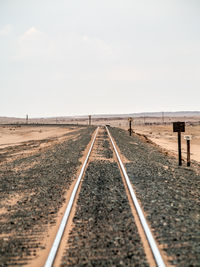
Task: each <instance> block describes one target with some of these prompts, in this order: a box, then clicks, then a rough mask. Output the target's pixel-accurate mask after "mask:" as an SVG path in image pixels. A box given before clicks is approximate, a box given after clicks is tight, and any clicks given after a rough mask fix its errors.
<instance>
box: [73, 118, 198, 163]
mask: <svg viewBox="0 0 200 267" xmlns="http://www.w3.org/2000/svg"><path fill="white" fill-rule="evenodd" d="M161 121H162V118H146V119H145V121H144V118H134V119H133V123H132V129H133V131H134V132H136V133H139V134H143V135H145V136H147V137H148V139H150V140H151V141H152V142H154V143H155V144H156V145H158V146H160V147H161V148H163V149H165V150H167V151H168V152H170V154H172V155H173V156H175V157H177V151H178V141H177V133H173V121H185V122H186V126H185V133H182V140H181V144H182V157H183V158H184V159H186V158H187V146H186V140H185V139H184V135H191V136H192V140H191V149H190V150H191V160H195V161H198V162H200V124H199V121H200V118H199V117H188V118H187V117H182V118H181V117H177V118H165V121H166V122H167V123H168V124H163V125H161ZM78 123H81V121H79V122H78ZM145 123H146V124H145ZM156 123H160V125H156ZM92 124H94V125H97V124H101V125H106V124H109V125H110V126H114V127H119V128H122V129H126V130H128V128H129V122H128V119H127V118H123V119H105V120H103V119H102V120H100V119H98V120H95V119H93V120H92ZM147 124H152V125H147ZM192 124H193V125H192Z"/></svg>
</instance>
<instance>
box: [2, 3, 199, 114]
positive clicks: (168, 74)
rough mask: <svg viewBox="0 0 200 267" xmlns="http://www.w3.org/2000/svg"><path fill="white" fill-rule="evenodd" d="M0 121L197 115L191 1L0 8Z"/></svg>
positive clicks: (195, 17)
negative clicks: (140, 114) (167, 113)
mask: <svg viewBox="0 0 200 267" xmlns="http://www.w3.org/2000/svg"><path fill="white" fill-rule="evenodd" d="M0 93H1V97H0V116H18V117H25V115H26V114H29V116H30V117H46V116H67V115H83V114H99V113H100V114H108V113H132V112H148V111H150V112H151V111H180V110H200V0H73V1H72V0H71V1H70V0H57V1H55V0H0Z"/></svg>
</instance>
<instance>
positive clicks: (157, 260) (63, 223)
mask: <svg viewBox="0 0 200 267" xmlns="http://www.w3.org/2000/svg"><path fill="white" fill-rule="evenodd" d="M98 130H99V127H98V128H97V130H96V133H95V135H94V138H93V140H92V143H91V146H90V149H89V152H88V154H87V157H86V159H85V161H84V163H83V166H82V168H81V172H80V175H79V177H78V179H77V182H76V184H75V186H74V189H73V192H72V194H71V197H70V200H69V203H68V206H67V208H66V210H65V213H64V216H63V218H62V221H61V224H60V227H59V229H58V232H57V235H56V237H55V240H54V242H53V245H52V247H51V250H50V252H49V255H48V258H47V260H46V263H45V265H44V267H51V266H53V263H54V260H55V257H56V254H57V251H58V249H59V245H60V243H61V239H62V236H63V233H64V230H65V227H66V224H67V222H68V218H69V215H70V212H71V209H72V206H73V203H74V200H75V197H76V194H77V191H78V188H79V185H80V182H81V179H82V177H83V174H84V172H85V169H86V165H87V162H88V159H89V157H90V154H91V151H92V149H93V146H94V143H95V140H96V137H97V134H98ZM106 130H107V133H108V136H109V138H110V141H111V144H112V146H113V150H114V152H115V154H116V157H117V160H118V163H119V166H120V169H121V171H122V173H123V176H124V178H125V181H126V185H127V187H128V190H129V193H130V196H131V199H132V201H133V204H134V206H135V209H136V211H137V214H138V217H139V219H140V223H141V225H142V228H143V230H144V233H145V235H146V239H147V241H148V244H149V247H150V248H151V251H152V254H153V257H154V260H155V263H156V265H157V266H158V267H165V266H166V265H165V263H164V260H163V258H162V256H161V254H160V251H159V249H158V247H157V244H156V242H155V239H154V237H153V235H152V233H151V230H150V228H149V226H148V224H147V221H146V219H145V216H144V214H143V211H142V208H141V207H140V205H139V202H138V200H137V197H136V195H135V193H134V190H133V187H132V185H131V182H130V179H129V177H128V175H127V172H126V170H125V167H124V165H123V163H122V160H121V158H120V156H119V153H118V151H117V148H116V146H115V143H114V141H113V138H112V136H111V134H110V132H109V130H108V128H107V127H106Z"/></svg>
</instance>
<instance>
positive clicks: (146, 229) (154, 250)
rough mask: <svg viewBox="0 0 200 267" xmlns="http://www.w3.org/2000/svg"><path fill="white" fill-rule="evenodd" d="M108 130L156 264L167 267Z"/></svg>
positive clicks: (159, 266)
mask: <svg viewBox="0 0 200 267" xmlns="http://www.w3.org/2000/svg"><path fill="white" fill-rule="evenodd" d="M106 130H107V132H108V135H109V137H110V140H111V143H112V146H113V148H114V151H115V153H116V156H117V159H118V162H119V165H120V168H121V170H122V172H123V175H124V177H125V180H126V184H127V186H128V189H129V192H130V195H131V198H132V200H133V203H134V206H135V208H136V211H137V214H138V216H139V219H140V222H141V224H142V227H143V229H144V232H145V235H146V238H147V240H148V243H149V246H150V248H151V251H152V254H153V256H154V259H155V262H156V264H157V266H158V267H165V266H166V265H165V263H164V261H163V259H162V256H161V254H160V251H159V249H158V247H157V245H156V242H155V240H154V238H153V235H152V233H151V230H150V228H149V226H148V224H147V221H146V219H145V217H144V214H143V212H142V209H141V207H140V205H139V202H138V200H137V198H136V195H135V193H134V191H133V187H132V185H131V182H130V179H129V177H128V175H127V172H126V170H125V167H124V165H123V163H122V161H121V159H120V156H119V153H118V151H117V149H116V147H115V144H114V142H113V139H112V137H111V134H110V132H109V130H108V128H107V127H106Z"/></svg>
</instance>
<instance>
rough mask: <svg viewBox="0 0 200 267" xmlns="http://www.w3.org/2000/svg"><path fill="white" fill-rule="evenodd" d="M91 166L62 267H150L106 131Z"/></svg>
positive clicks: (98, 140)
mask: <svg viewBox="0 0 200 267" xmlns="http://www.w3.org/2000/svg"><path fill="white" fill-rule="evenodd" d="M96 147H97V148H98V147H101V148H102V147H103V148H104V151H102V149H100V150H99V152H98V151H96V149H94V150H95V153H98V154H99V155H97V157H101V156H102V157H104V158H105V157H106V158H107V160H95V157H93V161H91V162H90V163H89V166H88V168H87V170H86V173H85V177H84V179H83V182H82V185H81V190H80V193H79V197H78V202H77V208H76V213H75V216H74V218H73V227H72V230H71V232H70V235H69V239H68V243H67V249H66V253H65V255H64V257H63V259H62V266H148V263H147V261H146V256H145V253H144V250H143V246H142V243H141V239H140V236H139V234H138V231H137V227H136V224H135V221H134V217H133V215H132V212H131V208H130V205H129V202H128V198H127V195H126V191H125V188H124V185H123V181H122V177H121V174H120V171H119V167H118V165H117V163H116V162H114V160H113V159H112V156H113V152H112V150H111V149H110V144H109V141H108V136H107V133H106V131H104V132H103V134H102V133H101V134H100V135H99V138H97V142H96Z"/></svg>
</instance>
